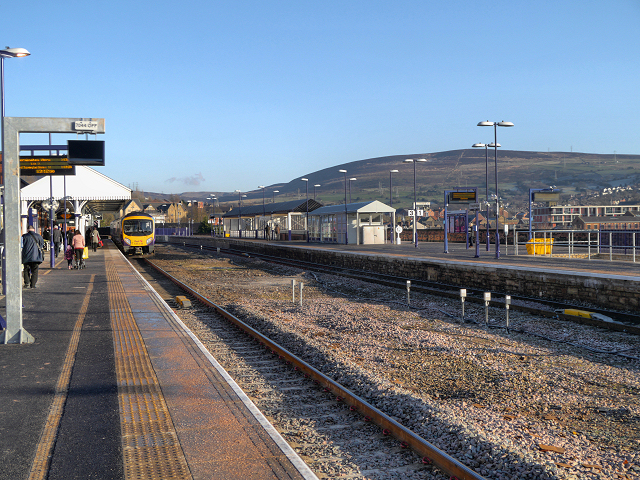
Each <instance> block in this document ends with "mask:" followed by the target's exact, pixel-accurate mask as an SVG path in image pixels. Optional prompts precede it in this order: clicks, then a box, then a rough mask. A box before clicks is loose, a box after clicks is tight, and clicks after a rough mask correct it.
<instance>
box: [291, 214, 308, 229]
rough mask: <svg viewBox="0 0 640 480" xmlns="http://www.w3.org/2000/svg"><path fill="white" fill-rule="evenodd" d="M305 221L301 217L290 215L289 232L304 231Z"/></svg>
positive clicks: (304, 218)
mask: <svg viewBox="0 0 640 480" xmlns="http://www.w3.org/2000/svg"><path fill="white" fill-rule="evenodd" d="M305 220H306V217H303V216H302V215H292V216H291V230H305V224H304V223H305Z"/></svg>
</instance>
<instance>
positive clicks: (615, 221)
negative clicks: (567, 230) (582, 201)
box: [571, 211, 640, 230]
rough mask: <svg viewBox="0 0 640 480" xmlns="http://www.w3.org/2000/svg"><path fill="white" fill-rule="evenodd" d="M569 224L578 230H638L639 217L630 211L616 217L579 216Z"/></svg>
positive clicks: (639, 227)
mask: <svg viewBox="0 0 640 480" xmlns="http://www.w3.org/2000/svg"><path fill="white" fill-rule="evenodd" d="M571 225H572V226H573V227H574V228H576V229H578V230H640V217H639V216H638V215H636V214H635V213H634V212H632V211H627V212H626V213H625V214H624V215H620V216H618V217H607V216H596V217H587V216H584V217H582V216H579V217H577V218H575V219H574V220H573V222H572V224H571Z"/></svg>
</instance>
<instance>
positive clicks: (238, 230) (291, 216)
mask: <svg viewBox="0 0 640 480" xmlns="http://www.w3.org/2000/svg"><path fill="white" fill-rule="evenodd" d="M307 205H308V207H307ZM319 207H322V204H321V203H319V202H316V201H315V200H313V199H309V200H308V201H307V200H290V201H288V202H278V203H267V204H264V205H263V204H255V205H247V206H238V207H237V208H234V209H232V210H229V211H228V212H227V213H225V214H224V215H222V221H223V224H224V231H225V235H226V236H229V237H241V238H242V237H244V238H263V239H265V238H266V239H275V235H274V232H275V231H276V229H279V231H280V238H286V239H288V240H296V239H299V240H302V239H304V238H306V235H307V211H308V212H309V217H311V212H312V211H314V210H316V209H318V208H319ZM307 208H308V210H307ZM266 227H268V233H267V228H266ZM278 240H279V239H278Z"/></svg>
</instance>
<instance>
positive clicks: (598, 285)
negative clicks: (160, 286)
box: [170, 237, 640, 310]
mask: <svg viewBox="0 0 640 480" xmlns="http://www.w3.org/2000/svg"><path fill="white" fill-rule="evenodd" d="M170 241H171V242H174V243H182V242H187V243H191V244H193V243H199V244H203V245H211V246H217V247H221V248H234V249H237V250H241V251H244V252H247V253H262V254H266V255H272V256H275V257H281V258H289V259H295V260H303V261H307V262H313V263H319V264H323V265H333V266H343V267H346V268H350V269H353V270H359V271H363V272H364V271H372V272H376V273H383V274H388V275H394V276H397V277H404V278H409V279H418V280H428V281H431V282H440V283H443V284H447V285H453V286H460V287H464V288H468V289H477V290H481V291H490V292H493V293H497V294H512V295H525V296H529V297H535V298H545V299H551V300H558V301H563V300H567V301H576V302H579V301H586V302H589V303H592V304H595V305H598V306H600V307H602V308H609V309H616V310H638V305H639V301H638V300H639V298H640V293H639V292H640V284H639V283H640V282H638V281H636V280H635V278H634V277H629V278H624V277H621V276H613V275H609V276H602V275H598V274H591V273H576V272H570V273H567V272H564V271H562V270H549V271H540V270H531V269H518V268H517V267H514V266H506V265H505V266H487V265H469V264H464V263H459V262H455V261H447V260H440V259H433V258H425V259H415V258H413V259H407V258H403V257H396V256H394V257H387V256H380V255H375V254H370V253H359V252H337V251H331V250H323V249H308V248H305V247H304V246H300V245H291V244H282V245H276V244H273V243H271V244H266V243H263V242H256V241H243V240H239V239H232V238H210V237H190V238H186V237H170Z"/></svg>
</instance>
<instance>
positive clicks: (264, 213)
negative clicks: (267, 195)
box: [256, 185, 267, 240]
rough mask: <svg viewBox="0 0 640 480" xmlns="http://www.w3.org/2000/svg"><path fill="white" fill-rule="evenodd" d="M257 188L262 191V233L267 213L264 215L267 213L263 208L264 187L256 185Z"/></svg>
mask: <svg viewBox="0 0 640 480" xmlns="http://www.w3.org/2000/svg"><path fill="white" fill-rule="evenodd" d="M258 188H261V189H262V231H263V232H264V222H265V219H264V217H266V216H267V213H266V212H267V211H266V209H265V206H264V189H265V186H264V185H258ZM256 238H258V237H256ZM265 240H266V239H265Z"/></svg>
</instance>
